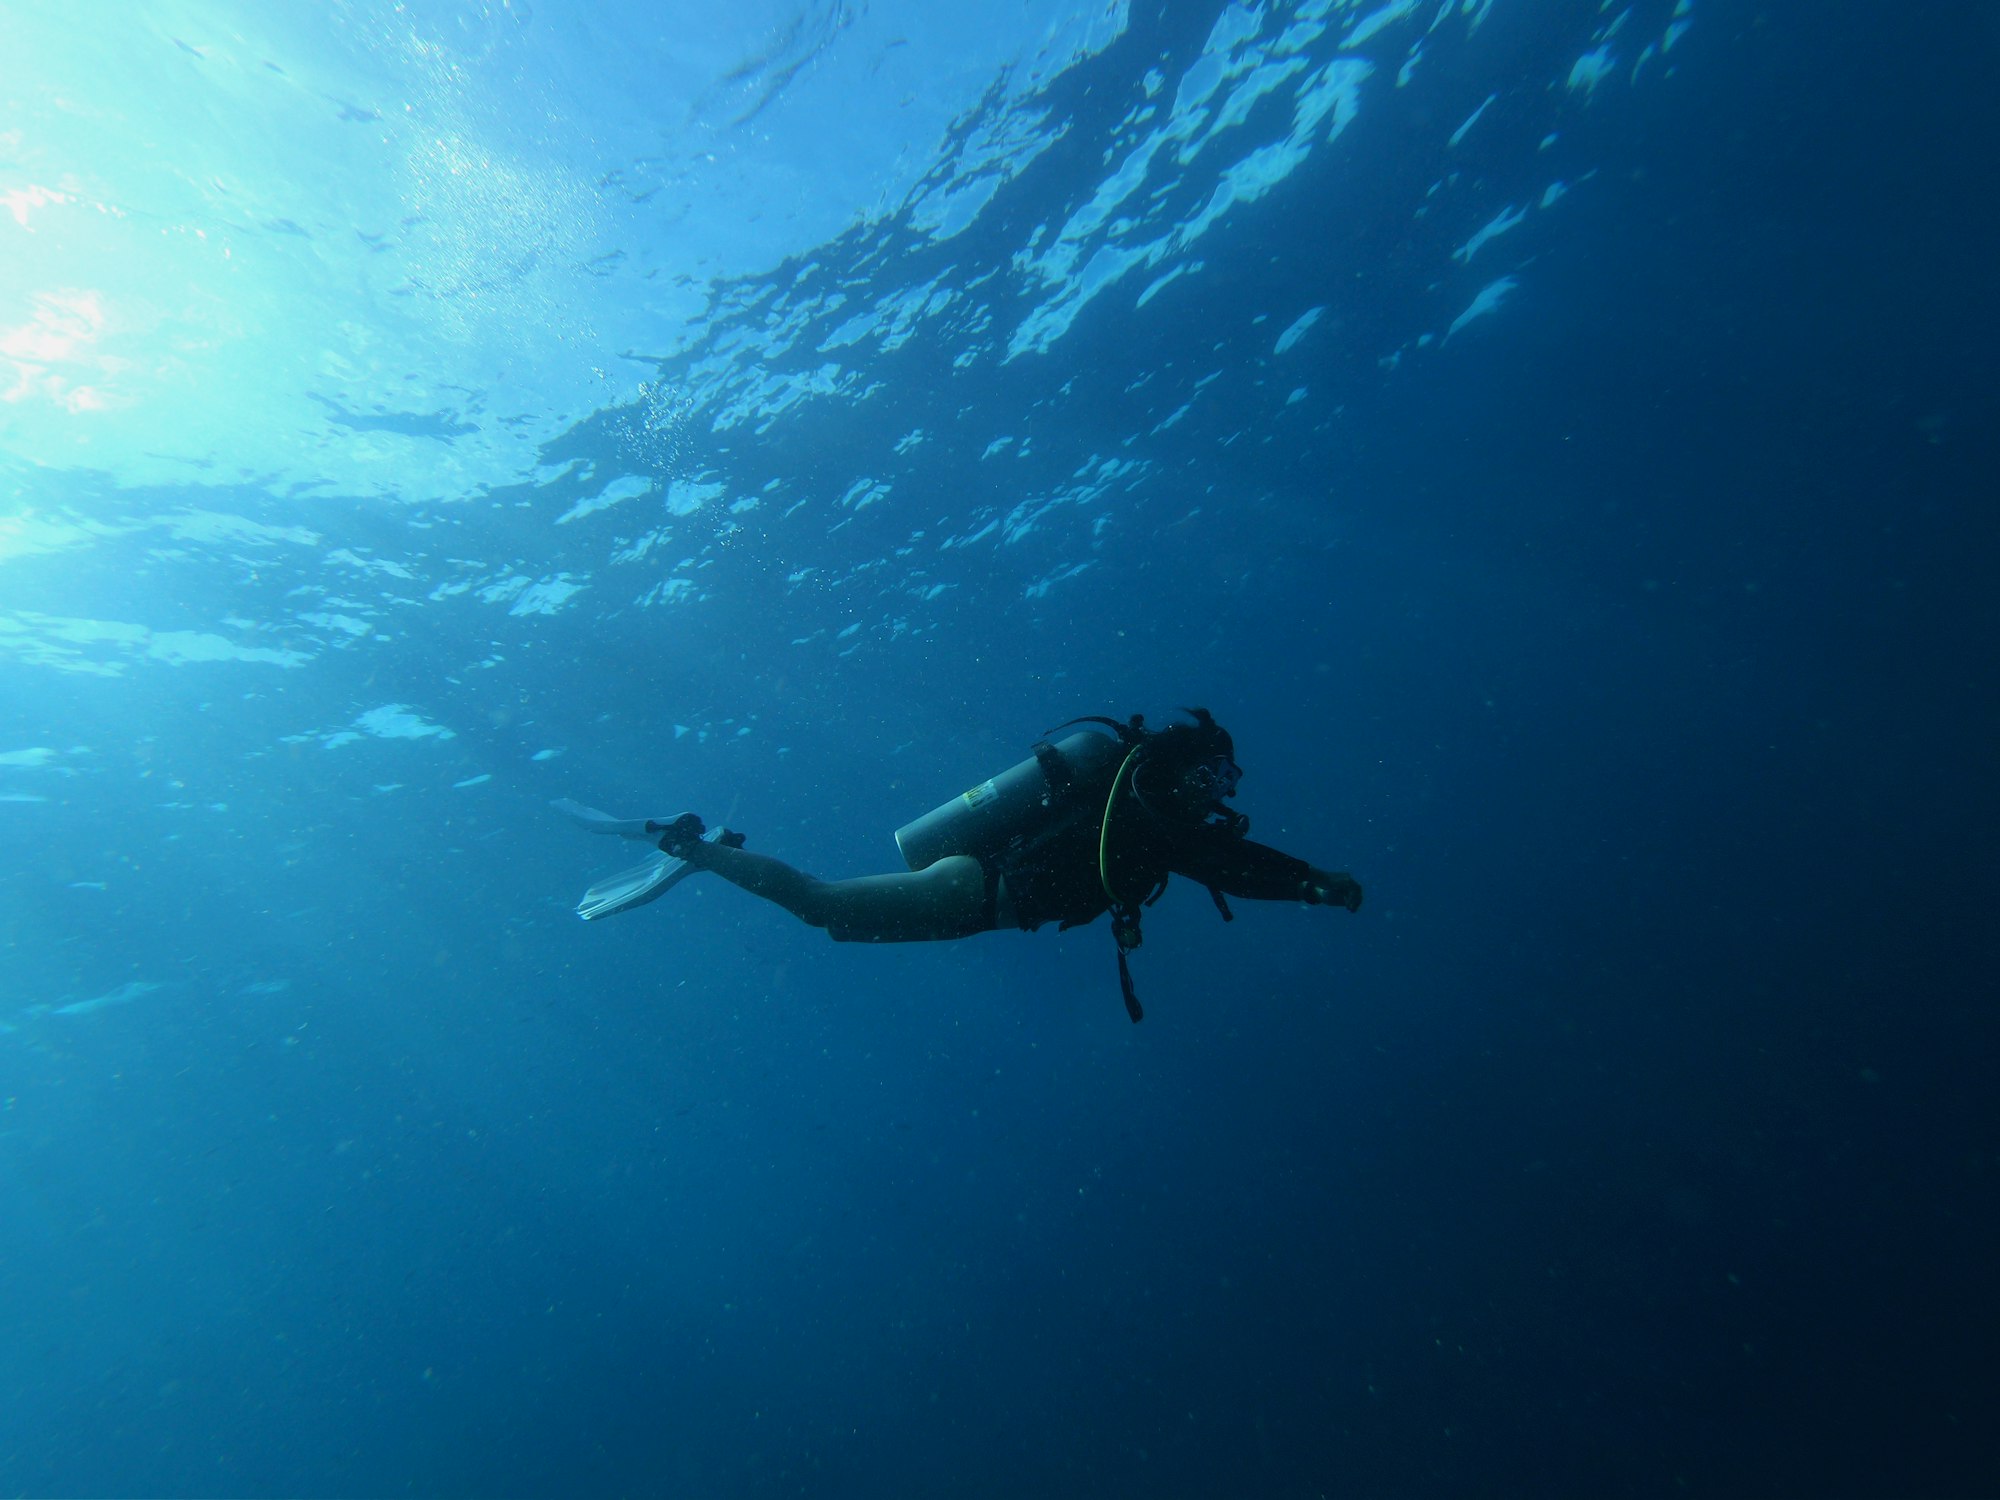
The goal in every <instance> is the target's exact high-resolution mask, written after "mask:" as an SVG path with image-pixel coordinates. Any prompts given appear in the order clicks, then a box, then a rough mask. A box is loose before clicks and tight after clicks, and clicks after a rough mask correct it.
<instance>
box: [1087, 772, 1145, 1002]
mask: <svg viewBox="0 0 2000 1500" xmlns="http://www.w3.org/2000/svg"><path fill="white" fill-rule="evenodd" d="M1143 748H1144V746H1142V745H1134V746H1133V747H1132V749H1131V751H1130V753H1128V754H1127V755H1126V757H1125V759H1124V760H1123V761H1122V762H1121V763H1120V764H1119V767H1118V774H1117V775H1116V776H1114V777H1113V778H1112V779H1111V795H1110V796H1108V797H1106V798H1105V799H1104V821H1103V823H1102V824H1100V825H1099V826H1098V830H1097V878H1098V881H1099V882H1100V883H1101V884H1102V885H1103V887H1104V894H1105V896H1106V897H1107V898H1108V899H1109V900H1110V902H1111V936H1112V937H1113V938H1115V939H1116V940H1117V943H1118V988H1119V990H1120V991H1121V992H1123V994H1124V996H1125V1014H1126V1015H1128V1016H1130V1017H1131V1018H1132V1024H1133V1025H1135V1026H1136V1025H1138V1023H1139V1022H1140V1021H1141V1020H1143V1019H1145V1015H1146V1012H1145V1011H1144V1010H1143V1009H1141V1008H1140V1005H1139V992H1138V991H1137V990H1136V989H1134V988H1133V986H1132V966H1131V964H1129V963H1127V962H1126V959H1125V955H1126V954H1128V953H1130V952H1131V951H1132V950H1133V949H1134V948H1136V947H1138V946H1139V936H1140V934H1139V908H1138V907H1136V906H1133V905H1132V904H1131V903H1129V902H1127V901H1125V900H1123V899H1122V898H1120V896H1119V894H1118V892H1116V891H1115V890H1113V889H1112V888H1111V814H1112V813H1113V811H1115V810H1116V808H1117V806H1118V793H1119V790H1120V789H1121V788H1122V787H1124V785H1125V784H1126V783H1127V782H1128V781H1129V780H1130V779H1131V770H1132V762H1133V761H1135V760H1137V759H1138V758H1139V752H1140V750H1141V749H1143Z"/></svg>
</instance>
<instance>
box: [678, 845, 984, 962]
mask: <svg viewBox="0 0 2000 1500" xmlns="http://www.w3.org/2000/svg"><path fill="white" fill-rule="evenodd" d="M683 857H684V858H686V860H687V862H688V863H689V864H691V865H693V866H695V867H696V868H697V869H702V870H709V871H712V872H713V873H715V874H717V875H720V876H721V877H722V878H723V879H724V880H726V881H728V882H729V883H730V884H731V885H736V886H741V887H742V888H743V889H744V890H746V891H748V892H750V894H751V895H753V896H762V897H763V898H764V899H765V900H766V901H771V902H775V903H776V904H777V905H779V906H782V907H783V908H784V909H785V910H786V911H788V912H790V913H791V914H792V915H793V916H795V917H797V918H798V919H799V920H800V921H801V922H804V923H806V924H808V925H809V926H813V927H824V928H825V929H826V930H827V932H828V934H829V935H830V936H832V937H833V938H835V939H837V940H839V941H841V942H845V943H912V942H928V941H936V940H941V939H946V938H960V937H966V936H968V935H970V934H972V933H975V932H984V931H985V930H987V929H988V928H989V927H991V926H992V925H993V922H992V914H991V913H990V912H989V911H988V910H987V904H986V871H985V869H984V867H982V866H981V865H980V863H979V861H978V860H976V859H973V858H971V857H970V856H968V855H963V854H954V855H950V856H948V857H946V858H944V859H941V860H939V861H938V862H937V863H936V864H933V865H930V866H928V867H926V868H924V869H922V870H918V871H916V872H914V873H913V874H907V875H862V876H858V877H857V878H855V879H852V880H821V879H819V878H818V877H817V876H813V875H808V874H806V873H805V872H804V871H803V870H795V869H793V868H792V867H791V866H790V865H788V864H786V863H785V862H784V861H783V860H780V859H773V858H771V856H770V855H768V854H753V853H751V852H750V851H749V850H747V849H732V848H730V847H728V846H727V845H724V844H714V843H700V842H697V843H695V844H693V845H692V846H690V847H689V848H688V850H687V852H686V854H685V855H684V856H683Z"/></svg>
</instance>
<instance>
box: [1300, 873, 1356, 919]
mask: <svg viewBox="0 0 2000 1500" xmlns="http://www.w3.org/2000/svg"><path fill="white" fill-rule="evenodd" d="M1304 894H1305V902H1306V905H1308V906H1344V907H1346V908H1347V909H1348V910H1349V911H1359V910H1361V882H1360V881H1358V880H1356V879H1355V878H1354V877H1353V876H1352V875H1340V874H1336V873H1334V872H1333V871H1331V870H1314V871H1313V872H1312V874H1310V875H1308V876H1307V877H1306V882H1305V892H1304Z"/></svg>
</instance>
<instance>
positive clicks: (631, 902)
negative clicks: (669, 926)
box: [576, 854, 694, 922]
mask: <svg viewBox="0 0 2000 1500" xmlns="http://www.w3.org/2000/svg"><path fill="white" fill-rule="evenodd" d="M693 870H694V867H693V866H692V865H690V864H689V863H688V862H687V861H686V860H684V859H675V858H674V857H673V856H672V855H670V854H655V855H654V856H653V857H652V858H651V859H649V860H647V861H646V862H645V863H644V864H643V865H634V866H633V867H632V868H631V869H629V870H622V871H620V872H619V873H618V874H616V875H613V876H611V877H610V878H609V879H608V880H600V881H598V882H597V884H596V885H594V886H592V887H591V888H590V889H589V890H587V891H585V892H584V893H583V899H582V900H581V901H579V902H577V903H576V914H577V915H578V916H579V917H582V918H583V920H584V921H586V922H594V921H596V920H597V919H598V918H599V917H612V916H616V915H617V914H618V913H619V912H621V911H630V910H631V909H632V908H633V907H635V906H644V905H645V904H646V903H647V902H648V901H657V900H659V899H660V897H662V896H664V895H666V893H667V892H668V891H670V890H672V889H673V888H674V887H675V886H677V885H679V884H680V883H681V881H683V880H685V879H686V878H687V877H688V876H689V875H690V874H692V873H693Z"/></svg>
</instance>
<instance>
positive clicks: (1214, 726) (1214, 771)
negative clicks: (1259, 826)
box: [1132, 708, 1243, 826]
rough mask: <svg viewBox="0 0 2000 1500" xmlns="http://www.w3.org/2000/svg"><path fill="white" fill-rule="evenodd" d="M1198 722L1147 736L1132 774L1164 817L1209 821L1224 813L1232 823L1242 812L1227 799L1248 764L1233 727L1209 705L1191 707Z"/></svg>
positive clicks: (1151, 807) (1146, 801)
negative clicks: (1239, 754) (1240, 757)
mask: <svg viewBox="0 0 2000 1500" xmlns="http://www.w3.org/2000/svg"><path fill="white" fill-rule="evenodd" d="M1187 712H1188V714H1189V715H1190V716H1191V717H1192V718H1193V720H1194V722H1193V723H1192V724H1171V725H1169V726H1168V727H1167V728H1165V729H1161V730H1157V731H1155V732H1154V734H1153V735H1152V737H1151V738H1150V739H1148V740H1147V741H1146V747H1145V749H1144V750H1143V751H1142V752H1141V754H1140V759H1139V764H1138V765H1137V766H1136V767H1134V769H1133V774H1132V789H1133V791H1134V792H1135V793H1136V794H1137V796H1138V798H1139V801H1140V802H1141V804H1143V805H1144V807H1145V808H1146V810H1147V811H1148V812H1150V813H1152V814H1153V816H1155V817H1158V818H1170V819H1173V820H1175V821H1178V822H1185V823H1203V822H1207V821H1208V820H1209V819H1210V818H1216V817H1219V818H1220V820H1221V821H1223V822H1225V823H1229V824H1231V825H1232V826H1234V825H1235V824H1237V823H1238V822H1239V821H1240V820H1241V815H1240V814H1236V813H1231V812H1230V811H1229V810H1228V809H1227V808H1225V807H1223V805H1222V803H1223V800H1224V799H1225V798H1228V797H1234V796H1235V795H1236V784H1237V782H1239V781H1241V780H1242V779H1243V768H1242V767H1241V766H1239V765H1237V764H1236V745H1235V742H1234V741H1233V740H1231V739H1230V737H1229V731H1228V730H1226V729H1224V728H1223V727H1222V726H1221V725H1220V724H1218V723H1216V722H1215V719H1214V716H1213V715H1211V714H1210V713H1209V711H1208V710H1207V709H1205V708H1191V709H1188V710H1187Z"/></svg>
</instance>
